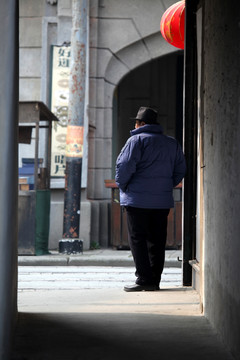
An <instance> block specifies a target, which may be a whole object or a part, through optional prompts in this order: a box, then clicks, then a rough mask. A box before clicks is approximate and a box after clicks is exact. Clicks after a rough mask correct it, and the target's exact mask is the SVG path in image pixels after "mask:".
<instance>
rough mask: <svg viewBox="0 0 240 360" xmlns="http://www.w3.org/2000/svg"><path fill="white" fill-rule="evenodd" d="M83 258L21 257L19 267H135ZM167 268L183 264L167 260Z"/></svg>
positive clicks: (118, 261) (115, 260)
mask: <svg viewBox="0 0 240 360" xmlns="http://www.w3.org/2000/svg"><path fill="white" fill-rule="evenodd" d="M83 256H84V255H82V256H70V255H69V256H68V255H66V256H54V255H47V256H45V255H42V256H19V257H18V265H19V266H117V267H127V266H130V267H133V266H134V262H133V260H132V259H131V258H130V259H122V258H117V257H116V258H109V257H107V256H106V257H99V258H91V257H89V258H83ZM165 267H175V268H180V267H181V262H180V261H178V260H177V259H166V260H165Z"/></svg>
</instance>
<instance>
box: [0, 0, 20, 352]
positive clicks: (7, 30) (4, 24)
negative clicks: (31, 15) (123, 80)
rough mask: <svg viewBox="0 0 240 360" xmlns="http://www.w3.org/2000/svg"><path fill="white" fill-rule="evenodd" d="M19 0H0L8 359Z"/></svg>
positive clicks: (1, 258) (0, 265)
mask: <svg viewBox="0 0 240 360" xmlns="http://www.w3.org/2000/svg"><path fill="white" fill-rule="evenodd" d="M18 22H19V14H18V1H17V0H8V1H1V2H0V32H1V34H2V36H1V44H2V49H1V66H0V129H1V131H0V153H1V160H0V229H1V230H0V314H1V320H0V359H9V358H10V352H11V343H12V336H13V330H14V326H15V323H16V320H17V236H18V220H17V216H18V103H19V91H18V82H19V80H18V79H19V74H18V71H19V70H18V67H19V65H18V63H19V61H18V49H19V43H18V38H19V36H18Z"/></svg>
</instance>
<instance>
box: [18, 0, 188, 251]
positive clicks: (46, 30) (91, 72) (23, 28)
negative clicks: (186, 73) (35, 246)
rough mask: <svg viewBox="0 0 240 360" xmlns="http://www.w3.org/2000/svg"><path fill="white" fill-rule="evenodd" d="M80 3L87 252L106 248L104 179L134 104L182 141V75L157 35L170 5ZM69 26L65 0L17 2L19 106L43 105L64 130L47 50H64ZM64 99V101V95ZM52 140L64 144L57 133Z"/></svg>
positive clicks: (59, 204)
mask: <svg viewBox="0 0 240 360" xmlns="http://www.w3.org/2000/svg"><path fill="white" fill-rule="evenodd" d="M87 3H88V5H87V9H86V11H87V17H88V34H87V43H88V48H87V68H86V76H87V79H86V89H85V93H86V96H85V99H86V104H85V105H86V112H85V119H84V132H85V138H84V156H83V172H82V196H81V198H82V201H81V220H80V237H81V238H82V239H83V240H84V249H89V247H90V246H91V244H96V245H97V246H98V245H100V246H102V247H108V246H111V234H110V230H109V228H110V199H111V190H110V189H107V188H106V187H105V183H104V180H106V179H112V178H114V167H115V160H116V157H117V155H118V153H119V152H120V150H121V147H122V146H123V145H124V143H125V141H126V140H127V138H128V137H129V131H130V129H131V128H132V127H133V124H131V123H130V121H129V118H130V116H134V115H135V114H136V112H137V110H138V108H139V106H141V105H143V106H148V105H152V106H157V107H158V108H159V110H160V121H161V123H162V125H163V127H164V129H165V131H166V133H167V134H169V135H172V136H176V135H177V136H178V138H179V140H180V141H181V139H182V133H181V127H182V110H181V109H182V100H181V98H182V78H181V76H182V75H183V52H182V51H178V49H177V48H174V47H173V46H171V45H169V44H168V43H166V41H165V40H164V39H163V38H162V36H161V34H160V20H161V16H162V14H163V12H164V11H165V10H166V9H167V8H168V7H169V6H170V5H172V4H173V3H174V1H172V0H162V1H157V0H153V1H150V2H148V4H147V5H146V2H145V1H144V0H138V1H131V2H129V1H120V2H119V1H115V0H111V1H110V0H109V1H105V0H104V1H103V0H100V1H89V2H87ZM71 28H72V4H71V1H70V0H69V1H67V0H58V1H50V0H49V1H43V0H42V1H39V2H37V3H36V2H35V1H32V0H22V1H20V101H30V100H37V101H42V102H44V103H45V104H46V105H47V106H48V107H49V108H50V109H51V110H52V111H53V112H54V113H55V114H56V115H57V116H58V115H59V116H60V123H61V125H62V128H64V127H65V129H66V124H67V118H66V116H67V115H66V107H67V106H66V103H65V104H61V109H65V116H64V114H62V113H59V111H58V110H56V107H54V102H55V103H57V105H59V99H56V97H58V96H59V94H60V91H62V92H61V95H62V97H63V96H65V95H66V87H67V86H66V84H67V80H66V79H65V82H64V81H62V84H63V87H64V89H63V87H62V88H61V89H60V90H59V88H58V89H57V90H54V89H55V87H56V86H57V85H56V82H57V80H56V79H55V78H54V68H53V48H54V47H55V48H57V50H58V49H65V50H63V51H65V53H66V52H67V50H66V49H68V48H70V46H69V44H70V42H71ZM65 45H67V46H65ZM61 46H62V47H61ZM68 46H69V47H68ZM58 51H60V50H58ZM62 59H63V57H62ZM67 61H68V59H66V58H65V59H64V64H63V63H62V65H63V67H62V69H63V70H66V64H67ZM64 66H65V68H64ZM68 71H69V68H68ZM179 73H180V77H179V79H178V76H179V75H178V74H179ZM177 79H178V80H177ZM59 82H60V81H58V83H59ZM63 90H64V91H65V92H64V91H63ZM54 91H55V92H54ZM178 94H179V95H178ZM65 97H66V99H67V95H66V96H65ZM66 101H67V100H66ZM64 106H65V107H64ZM59 108H60V106H58V109H59ZM176 109H177V110H178V111H176ZM179 124H180V125H179ZM54 126H55V125H54ZM61 130H62V129H61ZM176 132H177V134H176ZM56 136H58V139H61V140H63V143H64V134H62V133H60V134H58V135H56ZM54 141H55V140H54V139H53V143H55V142H54ZM60 156H61V155H60V153H57V152H56V149H53V151H52V163H54V162H55V161H56V159H57V161H58V164H57V165H55V171H54V170H52V179H51V216H50V235H49V248H50V250H51V249H57V248H58V241H59V240H60V239H61V237H62V221H63V201H64V200H63V197H64V185H65V183H64V173H63V171H62V173H60V172H58V173H57V174H56V169H59V168H60V166H61V165H62V164H61V163H60ZM62 169H63V167H62ZM59 174H60V176H59ZM61 175H62V176H61Z"/></svg>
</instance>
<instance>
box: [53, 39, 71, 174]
mask: <svg viewBox="0 0 240 360" xmlns="http://www.w3.org/2000/svg"><path fill="white" fill-rule="evenodd" d="M70 58H71V48H70V46H53V48H52V92H51V111H52V112H53V113H54V114H55V115H56V116H57V118H58V119H59V121H56V122H53V128H52V154H51V155H52V156H51V159H52V161H51V177H64V176H65V168H66V158H65V154H66V136H67V124H68V103H69V74H70Z"/></svg>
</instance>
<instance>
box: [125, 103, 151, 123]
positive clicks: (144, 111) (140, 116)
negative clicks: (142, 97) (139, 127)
mask: <svg viewBox="0 0 240 360" xmlns="http://www.w3.org/2000/svg"><path fill="white" fill-rule="evenodd" d="M131 119H132V120H138V121H144V122H145V124H156V123H157V111H156V110H154V109H152V108H149V107H144V106H142V107H140V109H139V110H138V113H137V116H136V117H135V118H131Z"/></svg>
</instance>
